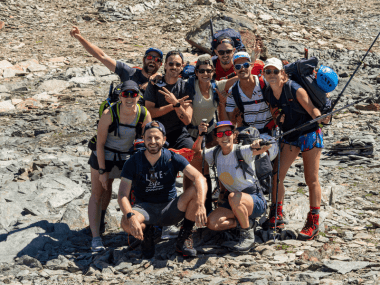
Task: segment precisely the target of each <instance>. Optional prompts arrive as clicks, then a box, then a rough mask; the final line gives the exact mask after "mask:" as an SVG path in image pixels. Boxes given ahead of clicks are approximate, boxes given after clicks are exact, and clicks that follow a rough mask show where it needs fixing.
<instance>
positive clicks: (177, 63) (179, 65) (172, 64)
mask: <svg viewBox="0 0 380 285" xmlns="http://www.w3.org/2000/svg"><path fill="white" fill-rule="evenodd" d="M168 64H169V66H170V67H173V66H174V65H175V66H176V67H181V66H182V64H181V63H179V62H169V63H168Z"/></svg>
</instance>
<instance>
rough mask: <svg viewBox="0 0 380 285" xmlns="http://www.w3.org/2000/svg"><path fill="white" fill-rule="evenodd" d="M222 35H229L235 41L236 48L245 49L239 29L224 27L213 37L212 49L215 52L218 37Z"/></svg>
mask: <svg viewBox="0 0 380 285" xmlns="http://www.w3.org/2000/svg"><path fill="white" fill-rule="evenodd" d="M221 36H227V37H229V38H231V39H232V40H233V41H234V46H235V48H236V51H245V46H244V44H243V42H242V40H241V35H240V33H239V32H238V31H235V30H234V29H230V28H228V29H224V30H220V31H218V32H216V33H215V34H214V35H213V37H212V42H211V50H212V52H213V53H214V50H215V49H216V47H217V44H218V42H217V39H218V38H219V37H221Z"/></svg>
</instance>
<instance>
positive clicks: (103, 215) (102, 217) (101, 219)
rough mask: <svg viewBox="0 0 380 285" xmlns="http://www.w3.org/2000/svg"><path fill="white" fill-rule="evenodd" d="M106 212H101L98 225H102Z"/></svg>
mask: <svg viewBox="0 0 380 285" xmlns="http://www.w3.org/2000/svg"><path fill="white" fill-rule="evenodd" d="M106 212H107V210H102V214H101V216H100V224H104V218H105V217H106Z"/></svg>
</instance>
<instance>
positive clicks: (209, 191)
mask: <svg viewBox="0 0 380 285" xmlns="http://www.w3.org/2000/svg"><path fill="white" fill-rule="evenodd" d="M205 177H206V180H207V194H206V203H205V207H206V213H207V214H209V213H210V212H211V211H212V182H211V177H210V174H207V175H205Z"/></svg>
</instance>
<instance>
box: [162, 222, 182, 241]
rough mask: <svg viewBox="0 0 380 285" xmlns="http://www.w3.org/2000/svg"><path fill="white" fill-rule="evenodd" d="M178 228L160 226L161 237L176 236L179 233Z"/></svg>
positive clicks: (169, 237) (170, 237)
mask: <svg viewBox="0 0 380 285" xmlns="http://www.w3.org/2000/svg"><path fill="white" fill-rule="evenodd" d="M179 231H180V229H179V228H177V227H176V226H174V225H173V226H167V227H162V234H161V239H172V238H177V237H178V234H179Z"/></svg>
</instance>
